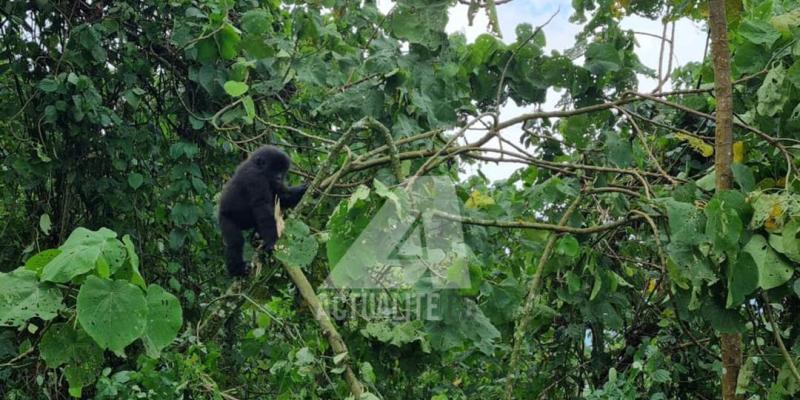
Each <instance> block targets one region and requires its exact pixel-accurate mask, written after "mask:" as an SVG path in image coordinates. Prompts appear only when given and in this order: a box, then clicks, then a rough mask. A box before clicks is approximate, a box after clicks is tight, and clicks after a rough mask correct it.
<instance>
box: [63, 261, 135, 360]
mask: <svg viewBox="0 0 800 400" xmlns="http://www.w3.org/2000/svg"><path fill="white" fill-rule="evenodd" d="M78 321H80V323H81V326H82V327H83V329H85V330H86V333H88V334H89V336H91V337H92V339H94V340H95V342H97V344H99V345H100V347H102V348H105V349H111V351H113V352H115V353H117V354H120V355H121V354H123V352H124V350H125V346H127V345H129V344H131V343H132V342H133V341H134V340H136V339H138V338H139V337H140V336H141V335H142V334H143V333H144V331H145V328H146V327H147V300H145V297H144V293H142V290H141V289H139V288H138V287H136V286H134V285H132V284H131V283H129V282H126V281H123V280H116V281H112V280H110V279H101V278H98V277H96V276H94V275H89V277H88V278H87V279H86V282H85V283H84V284H83V286H81V290H80V292H78Z"/></svg>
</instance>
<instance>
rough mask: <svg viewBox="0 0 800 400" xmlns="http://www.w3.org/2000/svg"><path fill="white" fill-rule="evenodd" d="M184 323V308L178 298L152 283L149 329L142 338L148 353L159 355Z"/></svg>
mask: <svg viewBox="0 0 800 400" xmlns="http://www.w3.org/2000/svg"><path fill="white" fill-rule="evenodd" d="M182 323H183V310H181V303H180V301H178V298H177V297H175V296H173V295H172V294H171V293H169V292H167V291H166V290H164V289H163V288H162V287H161V286H158V285H150V287H148V288H147V329H146V330H145V334H144V337H143V338H142V339H143V340H144V347H145V349H146V350H147V355H149V356H150V357H154V358H155V357H158V356H159V355H160V354H161V350H162V349H163V348H164V347H167V346H168V345H169V344H170V343H172V341H173V340H175V337H176V336H178V330H179V329H180V328H181V324H182Z"/></svg>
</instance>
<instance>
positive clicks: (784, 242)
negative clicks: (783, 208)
mask: <svg viewBox="0 0 800 400" xmlns="http://www.w3.org/2000/svg"><path fill="white" fill-rule="evenodd" d="M769 244H770V246H772V248H774V249H775V251H777V252H779V253H781V254H783V255H785V256H786V257H788V258H789V259H790V260H792V261H794V262H797V263H800V220H792V221H790V222H789V223H787V224H786V225H784V227H783V229H782V230H781V234H780V235H777V234H771V235H769Z"/></svg>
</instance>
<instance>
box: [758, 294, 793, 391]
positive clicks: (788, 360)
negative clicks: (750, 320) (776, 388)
mask: <svg viewBox="0 0 800 400" xmlns="http://www.w3.org/2000/svg"><path fill="white" fill-rule="evenodd" d="M762 296H763V297H764V310H765V311H766V312H765V314H766V315H767V320H768V321H769V324H770V326H771V327H772V336H773V337H774V338H775V342H776V343H778V349H780V351H781V355H783V360H784V361H786V365H787V366H789V370H790V371H792V376H794V380H795V381H796V382H797V383H800V372H798V371H797V366H796V365H794V360H792V355H791V354H789V350H786V345H785V344H784V343H783V338H781V334H780V329H779V327H778V324H777V323H775V318H774V317H773V316H772V306H770V305H769V297H767V294H766V293H764V294H763V295H762Z"/></svg>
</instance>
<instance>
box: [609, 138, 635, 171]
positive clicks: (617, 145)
mask: <svg viewBox="0 0 800 400" xmlns="http://www.w3.org/2000/svg"><path fill="white" fill-rule="evenodd" d="M606 157H608V161H610V162H611V163H612V164H614V165H616V166H618V167H627V166H629V165H631V164H632V163H633V150H632V148H631V143H630V142H629V141H627V140H624V139H622V138H620V136H619V134H617V133H616V132H607V133H606Z"/></svg>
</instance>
